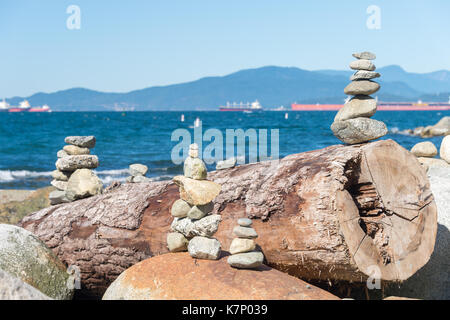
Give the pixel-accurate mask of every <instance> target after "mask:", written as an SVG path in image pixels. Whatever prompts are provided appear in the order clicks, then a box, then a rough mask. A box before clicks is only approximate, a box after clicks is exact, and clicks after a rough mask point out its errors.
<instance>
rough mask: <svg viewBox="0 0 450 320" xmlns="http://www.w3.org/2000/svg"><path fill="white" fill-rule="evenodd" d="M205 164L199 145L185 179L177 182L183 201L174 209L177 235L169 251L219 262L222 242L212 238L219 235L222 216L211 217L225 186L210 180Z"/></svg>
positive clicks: (191, 155) (186, 167) (192, 152)
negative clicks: (222, 186)
mask: <svg viewBox="0 0 450 320" xmlns="http://www.w3.org/2000/svg"><path fill="white" fill-rule="evenodd" d="M206 176H207V170H206V166H205V163H204V162H203V161H202V160H201V159H199V157H198V145H197V144H192V145H191V146H190V147H189V156H188V157H187V158H186V160H185V162H184V176H176V177H174V178H173V181H174V182H175V183H176V184H177V185H178V186H179V188H180V198H181V199H178V200H177V201H175V202H174V203H173V205H172V209H171V214H172V216H173V217H174V221H173V222H172V225H171V230H172V231H173V232H171V233H169V234H168V235H167V247H168V248H169V250H170V251H171V252H180V251H186V250H187V251H189V254H190V255H191V257H193V258H197V259H209V260H217V259H218V258H219V256H220V252H221V244H220V242H219V240H217V239H215V238H213V237H212V236H213V235H214V234H215V233H216V232H217V229H218V228H219V223H220V221H221V216H220V215H218V214H211V212H212V211H213V209H214V204H213V202H212V201H213V200H214V198H216V197H217V195H218V194H219V193H220V190H221V186H220V185H219V184H217V183H215V182H212V181H208V180H206Z"/></svg>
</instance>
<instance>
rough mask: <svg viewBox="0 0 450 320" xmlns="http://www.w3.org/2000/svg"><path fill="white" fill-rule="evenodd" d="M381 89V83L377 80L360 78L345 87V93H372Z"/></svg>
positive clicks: (354, 94)
mask: <svg viewBox="0 0 450 320" xmlns="http://www.w3.org/2000/svg"><path fill="white" fill-rule="evenodd" d="M378 90H380V85H379V84H378V83H376V82H375V81H370V80H358V81H353V82H351V83H350V84H349V85H348V86H346V87H345V89H344V93H345V94H347V95H353V96H356V95H367V96H368V95H371V94H373V93H375V92H377V91H378Z"/></svg>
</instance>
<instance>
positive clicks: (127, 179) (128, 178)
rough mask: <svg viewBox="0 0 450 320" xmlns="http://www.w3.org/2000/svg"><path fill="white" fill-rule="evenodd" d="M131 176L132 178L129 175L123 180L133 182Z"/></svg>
mask: <svg viewBox="0 0 450 320" xmlns="http://www.w3.org/2000/svg"><path fill="white" fill-rule="evenodd" d="M133 178H134V177H133V176H129V177H127V178H126V179H125V181H126V182H128V183H133Z"/></svg>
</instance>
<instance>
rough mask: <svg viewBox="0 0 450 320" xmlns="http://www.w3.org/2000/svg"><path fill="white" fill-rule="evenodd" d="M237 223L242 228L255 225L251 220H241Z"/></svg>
mask: <svg viewBox="0 0 450 320" xmlns="http://www.w3.org/2000/svg"><path fill="white" fill-rule="evenodd" d="M237 223H238V225H240V226H241V227H250V226H251V225H252V224H253V221H252V220H251V219H249V218H240V219H238V221H237Z"/></svg>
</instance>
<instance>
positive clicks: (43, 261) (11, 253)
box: [0, 224, 73, 300]
mask: <svg viewBox="0 0 450 320" xmlns="http://www.w3.org/2000/svg"><path fill="white" fill-rule="evenodd" d="M0 269H2V270H3V271H5V272H7V273H9V274H10V275H12V276H14V277H16V278H18V279H20V280H22V281H24V282H26V283H28V284H29V285H32V286H33V287H35V288H36V289H38V290H39V291H41V292H42V293H44V294H46V295H47V296H49V297H51V298H53V299H57V300H65V299H71V298H72V296H73V281H72V282H70V281H71V278H70V275H69V274H68V273H67V272H66V267H65V266H64V264H63V263H62V262H61V261H60V260H59V259H58V257H57V256H56V255H55V254H54V253H53V251H51V250H50V249H49V248H47V246H46V245H45V244H44V243H43V242H42V241H41V240H39V239H38V238H37V237H36V236H34V235H33V234H32V233H31V232H29V231H27V230H25V229H22V228H19V227H16V226H13V225H9V224H0ZM72 280H73V279H72Z"/></svg>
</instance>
